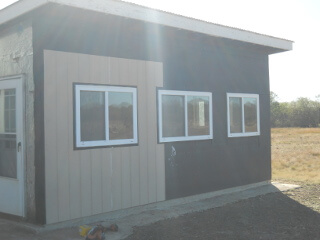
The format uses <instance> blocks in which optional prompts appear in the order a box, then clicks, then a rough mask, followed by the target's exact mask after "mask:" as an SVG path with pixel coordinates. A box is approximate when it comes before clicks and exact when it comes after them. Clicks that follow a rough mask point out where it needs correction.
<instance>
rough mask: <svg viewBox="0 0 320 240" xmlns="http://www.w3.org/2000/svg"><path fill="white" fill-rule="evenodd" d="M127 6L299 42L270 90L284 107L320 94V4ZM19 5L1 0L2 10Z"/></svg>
mask: <svg viewBox="0 0 320 240" xmlns="http://www.w3.org/2000/svg"><path fill="white" fill-rule="evenodd" d="M126 1H128V2H132V3H136V4H139V5H143V6H147V7H151V8H156V9H160V10H164V11H167V12H172V13H176V14H180V15H183V16H188V17H192V18H196V19H200V20H205V21H208V22H212V23H218V24H222V25H226V26H231V27H236V28H241V29H245V30H249V31H254V32H258V33H262V34H266V35H270V36H274V37H279V38H284V39H288V40H291V41H294V44H293V50H292V51H288V52H283V53H277V54H272V55H270V56H269V75H270V89H271V91H273V92H275V93H276V94H277V95H278V97H279V99H278V100H279V101H281V102H284V101H293V100H296V99H297V98H299V97H307V98H310V99H315V96H317V95H319V94H320V0H268V1H266V0H260V1H257V0H241V1H239V0H219V1H216V0H197V1H192V0H190V1H186V0H126ZM13 2H16V1H14V0H0V9H2V8H4V7H6V6H7V5H9V4H12V3H13Z"/></svg>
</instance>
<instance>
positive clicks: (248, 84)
mask: <svg viewBox="0 0 320 240" xmlns="http://www.w3.org/2000/svg"><path fill="white" fill-rule="evenodd" d="M291 49H292V42H291V41H288V40H284V39H279V38H275V37H271V36H266V35H262V34H258V33H254V32H249V31H244V30H241V29H236V28H231V27H226V26H222V25H217V24H213V23H208V22H204V21H200V20H196V19H192V18H187V17H183V16H180V15H175V14H171V13H167V12H163V11H158V10H154V9H150V8H146V7H142V6H138V5H135V4H131V3H126V2H122V1H115V0H92V1H87V0H78V1H71V0H20V1H18V2H16V3H15V4H13V5H11V6H9V7H7V8H5V9H3V10H1V11H0V192H1V201H0V212H2V213H4V214H9V215H15V216H19V217H21V218H23V219H25V220H26V221H30V222H37V223H40V224H51V223H58V222H62V221H67V220H71V219H79V218H85V217H89V216H93V215H96V214H102V213H108V212H112V211H117V210H123V209H127V208H131V207H137V206H142V205H146V204H150V203H156V202H162V201H170V200H173V199H187V198H190V196H195V195H196V196H209V195H206V194H210V193H212V192H215V191H218V190H222V189H230V188H231V189H232V188H236V187H239V186H246V185H249V186H250V185H251V184H259V183H264V182H267V181H270V179H271V153H270V152H271V151H270V123H269V118H270V110H269V108H270V104H269V101H270V95H269V69H268V56H269V55H270V54H275V53H279V52H283V51H288V50H291Z"/></svg>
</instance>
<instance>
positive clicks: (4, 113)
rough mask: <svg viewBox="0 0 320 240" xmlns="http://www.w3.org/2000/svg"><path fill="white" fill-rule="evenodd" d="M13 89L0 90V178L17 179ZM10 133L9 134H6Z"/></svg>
mask: <svg viewBox="0 0 320 240" xmlns="http://www.w3.org/2000/svg"><path fill="white" fill-rule="evenodd" d="M15 114H16V103H15V89H3V90H0V176H1V177H8V178H17V136H16V134H15V132H16V127H15V126H16V116H15ZM8 133H10V134H8Z"/></svg>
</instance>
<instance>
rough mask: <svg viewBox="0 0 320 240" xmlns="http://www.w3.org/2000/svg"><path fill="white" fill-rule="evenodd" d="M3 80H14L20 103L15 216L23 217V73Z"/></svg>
mask: <svg viewBox="0 0 320 240" xmlns="http://www.w3.org/2000/svg"><path fill="white" fill-rule="evenodd" d="M3 81H8V82H10V81H14V82H15V84H16V102H17V103H18V102H20V103H21V109H20V110H19V111H20V112H18V111H16V114H17V116H16V119H17V120H16V126H17V133H16V134H17V144H18V143H19V142H21V148H20V149H21V150H20V151H19V152H18V151H17V180H18V181H19V196H20V209H21V211H20V214H19V215H17V216H20V217H25V216H26V207H25V206H26V204H25V189H26V186H25V185H26V180H25V172H26V164H25V160H26V154H25V152H26V151H25V149H26V148H25V143H26V139H25V91H24V89H25V87H24V84H25V75H24V74H19V75H11V76H3V77H0V84H1V83H2V82H3ZM17 150H18V149H17Z"/></svg>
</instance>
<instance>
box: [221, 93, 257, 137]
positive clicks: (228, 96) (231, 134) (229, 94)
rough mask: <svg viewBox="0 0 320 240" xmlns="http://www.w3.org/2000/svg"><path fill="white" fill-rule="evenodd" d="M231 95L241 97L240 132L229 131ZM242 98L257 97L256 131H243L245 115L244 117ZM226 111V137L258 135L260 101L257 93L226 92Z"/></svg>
mask: <svg viewBox="0 0 320 240" xmlns="http://www.w3.org/2000/svg"><path fill="white" fill-rule="evenodd" d="M231 97H238V98H241V105H242V106H241V113H242V133H231V131H230V104H229V100H230V98H231ZM243 98H256V99H257V132H245V117H244V103H243ZM227 112H228V137H250V136H259V135H260V101H259V94H248V93H227Z"/></svg>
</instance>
